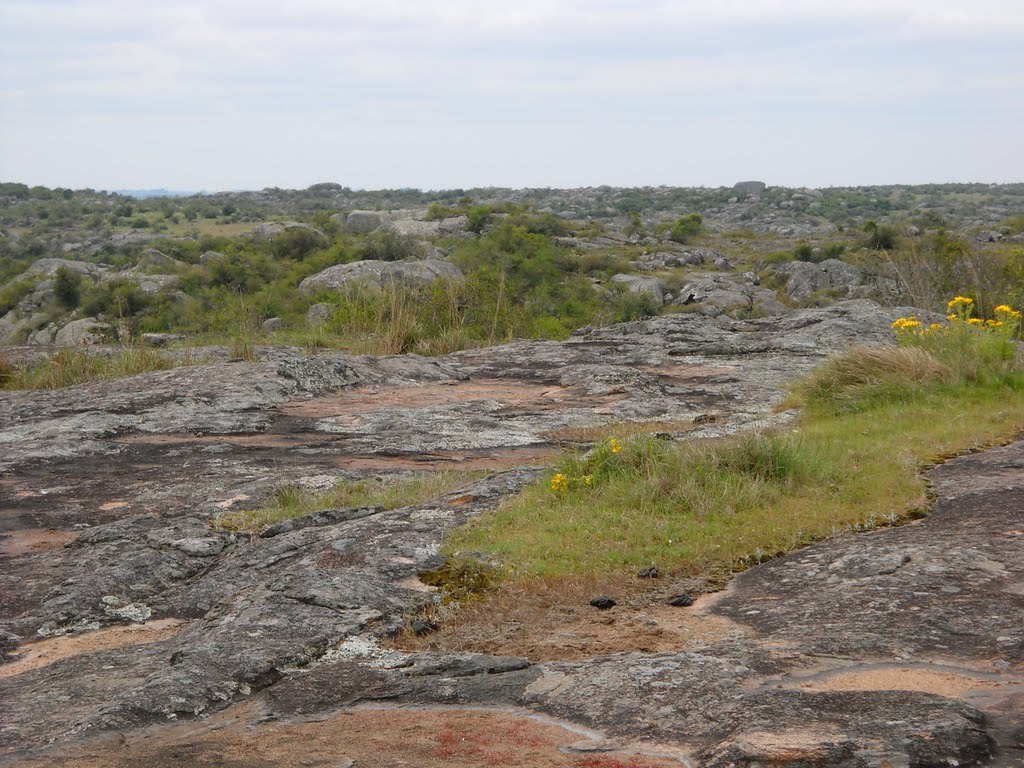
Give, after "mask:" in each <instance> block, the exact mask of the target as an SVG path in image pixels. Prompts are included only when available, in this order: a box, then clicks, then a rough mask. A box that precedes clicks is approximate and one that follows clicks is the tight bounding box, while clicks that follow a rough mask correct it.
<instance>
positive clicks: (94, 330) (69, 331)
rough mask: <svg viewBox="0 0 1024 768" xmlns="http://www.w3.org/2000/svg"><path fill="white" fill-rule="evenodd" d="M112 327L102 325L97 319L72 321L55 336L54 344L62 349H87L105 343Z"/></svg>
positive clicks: (87, 318) (89, 318)
mask: <svg viewBox="0 0 1024 768" xmlns="http://www.w3.org/2000/svg"><path fill="white" fill-rule="evenodd" d="M109 330H110V325H108V324H107V323H101V322H100V321H99V320H97V319H96V318H95V317H83V318H82V319H81V320H72V321H71V322H70V323H68V324H67V325H65V326H64V327H63V328H61V329H60V330H59V331H57V334H56V336H54V339H53V343H54V344H56V345H57V346H60V347H87V346H91V345H93V344H100V343H102V342H103V337H104V334H106V333H107V332H108V331H109Z"/></svg>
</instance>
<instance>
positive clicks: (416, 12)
mask: <svg viewBox="0 0 1024 768" xmlns="http://www.w3.org/2000/svg"><path fill="white" fill-rule="evenodd" d="M1022 41H1024V0H861V1H858V2H855V1H853V0H698V1H693V2H691V0H675V1H659V0H506V1H503V2H500V3H498V2H486V1H485V0H430V1H429V2H427V1H425V0H373V1H372V2H364V1H363V0H273V1H272V2H270V1H267V0H208V1H207V2H197V1H196V0H0V180H3V181H19V182H23V183H27V184H32V185H36V184H42V185H46V186H50V187H57V186H61V187H72V188H82V187H92V188H95V189H143V188H166V189H175V190H205V191H211V192H212V191H217V190H227V189H260V188H264V187H273V186H277V187H285V188H304V187H306V186H309V185H310V184H314V183H319V182H327V181H331V182H337V183H340V184H343V185H345V186H349V187H352V188H355V189H379V188H395V187H416V188H420V189H452V188H470V187H475V186H509V187H579V186H590V185H600V184H609V185H616V186H644V185H661V184H665V185H672V186H709V187H717V186H730V185H732V184H733V183H734V182H736V181H740V180H746V179H758V180H762V181H765V182H767V183H768V184H771V185H784V186H792V187H799V186H810V187H825V186H847V185H861V184H894V183H906V184H916V183H932V182H947V181H973V182H1021V181H1024V42H1022Z"/></svg>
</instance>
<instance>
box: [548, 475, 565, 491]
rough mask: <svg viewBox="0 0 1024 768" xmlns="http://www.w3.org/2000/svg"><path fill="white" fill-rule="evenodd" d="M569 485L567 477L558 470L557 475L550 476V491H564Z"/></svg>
mask: <svg viewBox="0 0 1024 768" xmlns="http://www.w3.org/2000/svg"><path fill="white" fill-rule="evenodd" d="M568 487H569V478H567V477H566V476H565V475H563V474H562V473H561V472H559V473H558V474H557V475H555V476H554V477H552V478H551V490H552V491H564V490H565V489H566V488H568Z"/></svg>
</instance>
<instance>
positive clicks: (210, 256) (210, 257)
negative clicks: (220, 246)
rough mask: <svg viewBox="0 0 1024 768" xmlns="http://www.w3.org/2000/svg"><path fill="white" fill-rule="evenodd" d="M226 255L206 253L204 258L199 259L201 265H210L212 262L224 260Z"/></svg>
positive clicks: (212, 252)
mask: <svg viewBox="0 0 1024 768" xmlns="http://www.w3.org/2000/svg"><path fill="white" fill-rule="evenodd" d="M223 258H224V254H223V253H220V252H219V251H206V253H204V254H203V255H202V256H200V257H199V263H200V264H209V263H210V262H211V261H218V260H219V259H223Z"/></svg>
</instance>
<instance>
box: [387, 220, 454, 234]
mask: <svg viewBox="0 0 1024 768" xmlns="http://www.w3.org/2000/svg"><path fill="white" fill-rule="evenodd" d="M388 227H390V228H391V229H393V230H394V231H395V232H397V233H398V234H400V235H404V236H405V237H438V236H439V235H440V234H441V222H439V221H418V220H416V219H401V220H399V221H393V222H391V223H390V224H388Z"/></svg>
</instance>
